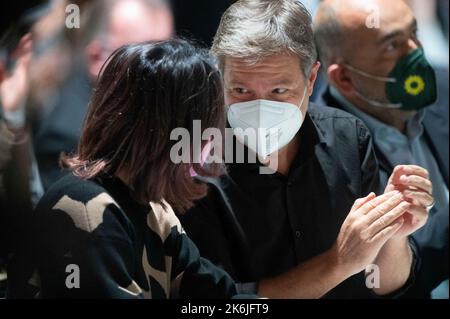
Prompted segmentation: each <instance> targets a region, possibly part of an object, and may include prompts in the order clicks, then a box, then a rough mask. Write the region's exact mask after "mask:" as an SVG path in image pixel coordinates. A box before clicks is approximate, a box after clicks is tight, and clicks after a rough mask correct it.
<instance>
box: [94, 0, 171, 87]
mask: <svg viewBox="0 0 450 319" xmlns="http://www.w3.org/2000/svg"><path fill="white" fill-rule="evenodd" d="M173 34H174V22H173V17H172V12H171V10H170V8H169V7H168V6H161V5H160V6H149V5H148V4H146V3H145V1H139V0H122V1H117V2H115V4H114V5H113V6H112V7H111V12H110V17H109V21H108V22H107V26H106V32H103V34H102V35H100V36H99V37H97V38H96V39H94V40H93V41H91V42H90V43H89V44H88V46H87V48H86V53H87V60H88V71H89V75H90V77H91V79H93V80H95V79H96V78H97V76H98V74H99V72H100V69H101V67H102V66H103V64H104V63H105V61H106V60H107V58H108V57H109V56H110V55H111V53H112V52H113V51H114V50H116V49H117V48H119V47H121V46H123V45H125V44H132V43H140V42H145V41H159V40H167V39H169V38H170V37H171V36H172V35H173Z"/></svg>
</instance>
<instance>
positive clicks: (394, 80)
mask: <svg viewBox="0 0 450 319" xmlns="http://www.w3.org/2000/svg"><path fill="white" fill-rule="evenodd" d="M344 65H345V66H346V67H347V68H348V69H349V70H350V71H352V72H355V73H358V74H359V75H362V76H365V77H366V78H369V79H373V80H377V81H381V82H390V83H395V82H397V79H396V78H389V77H384V76H376V75H372V74H369V73H367V72H364V71H362V70H360V69H357V68H355V67H354V66H351V65H350V64H347V63H344Z"/></svg>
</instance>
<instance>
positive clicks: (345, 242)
mask: <svg viewBox="0 0 450 319" xmlns="http://www.w3.org/2000/svg"><path fill="white" fill-rule="evenodd" d="M311 24H312V21H311V16H310V14H309V13H308V11H307V10H306V9H305V8H304V6H303V5H302V4H301V3H300V2H299V1H296V0H240V1H237V2H236V3H235V4H233V5H232V6H231V7H230V8H229V9H228V10H227V11H226V12H225V14H224V15H223V17H222V21H221V24H220V27H219V29H218V31H217V34H216V37H215V39H214V43H213V47H212V52H213V53H214V54H215V55H216V56H217V58H218V59H219V63H220V67H221V69H222V71H223V77H224V86H225V101H226V104H227V105H228V122H229V125H230V126H231V127H232V128H233V129H234V133H235V140H236V141H235V142H236V144H239V143H240V144H245V146H246V148H245V150H246V153H248V154H251V153H253V154H255V153H256V154H257V156H258V159H259V160H258V162H257V163H251V162H249V161H246V162H244V163H238V162H236V161H235V162H234V163H233V164H230V165H229V167H228V173H227V174H226V175H225V176H223V177H222V178H221V179H220V180H209V182H210V185H211V191H210V194H209V196H208V197H207V198H206V199H204V200H201V201H199V202H198V203H197V204H196V206H195V207H194V208H193V209H192V211H191V212H189V213H188V214H186V215H185V216H182V217H181V219H182V223H183V224H184V227H185V229H186V231H187V233H188V235H189V236H190V237H191V238H192V239H193V240H194V242H195V243H196V244H197V246H198V247H199V249H200V253H201V254H202V256H204V257H206V258H209V259H210V260H212V261H213V262H214V263H216V264H218V265H221V266H222V267H223V268H225V270H227V271H228V272H229V273H230V274H231V275H232V276H234V278H235V279H236V280H238V281H240V282H256V283H257V284H256V287H257V288H256V289H257V292H258V295H260V296H264V297H269V298H320V297H330V298H333V297H334V298H367V297H371V296H372V297H373V296H376V295H391V294H392V295H399V294H401V293H403V292H404V291H405V290H406V289H407V288H408V287H409V285H410V284H411V282H412V281H413V279H414V273H415V269H416V265H417V258H418V256H417V254H415V253H414V251H415V244H414V242H413V241H410V240H409V235H410V234H411V233H413V232H415V231H416V230H417V229H419V228H420V227H422V226H423V225H424V224H425V222H426V220H427V211H426V209H424V208H423V207H422V206H423V205H429V204H431V203H432V202H433V198H432V196H431V195H430V194H429V192H428V191H420V192H419V191H413V189H415V187H414V184H412V183H411V182H410V181H409V180H407V181H404V180H403V178H402V176H411V177H413V178H414V180H415V181H416V180H417V181H418V183H419V184H420V185H421V186H423V185H427V186H429V185H430V184H431V183H430V182H429V180H428V179H427V178H426V177H423V176H425V172H424V170H423V169H422V168H420V167H416V166H398V167H397V169H396V170H395V172H394V173H393V174H392V176H391V178H390V180H389V183H388V185H387V187H386V189H385V191H384V194H383V195H381V196H378V197H377V196H376V195H375V193H373V192H378V191H379V188H378V186H379V176H378V165H377V161H376V159H375V156H374V152H373V148H372V141H371V138H370V135H369V133H368V131H367V129H366V128H365V127H364V126H363V124H362V122H361V121H359V120H357V119H356V118H354V117H353V116H351V115H349V114H347V113H344V112H341V111H339V110H336V109H329V108H320V109H318V108H309V96H310V95H311V94H312V91H313V87H314V83H315V80H316V77H317V73H318V70H319V67H320V64H319V63H318V62H317V61H316V49H315V45H314V40H313V32H312V28H311ZM246 129H253V130H255V131H258V132H262V133H261V134H259V133H258V138H257V139H249V138H246V137H245V136H242V135H241V134H240V133H239V132H242V131H243V130H246ZM273 141H275V143H272V142H273ZM226 146H228V145H226ZM237 156H239V154H237ZM262 167H264V168H265V169H269V170H270V169H271V170H272V171H273V174H260V172H261V168H262ZM416 185H417V184H416ZM424 189H425V187H424ZM358 198H359V199H358ZM413 199H414V200H415V201H414V202H413ZM416 200H417V202H416ZM413 219H414V222H412V220H413ZM372 264H373V265H372ZM365 271H367V273H368V276H367V280H366V278H365ZM248 287H249V288H251V289H255V285H254V284H253V285H252V284H249V286H248Z"/></svg>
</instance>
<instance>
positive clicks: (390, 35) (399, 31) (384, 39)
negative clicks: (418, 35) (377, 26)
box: [379, 18, 417, 44]
mask: <svg viewBox="0 0 450 319" xmlns="http://www.w3.org/2000/svg"><path fill="white" fill-rule="evenodd" d="M408 29H409V30H414V29H417V19H416V18H414V19H413V20H412V21H411V23H410V24H409V27H408ZM404 33H405V32H404V30H403V29H396V30H393V31H391V32H389V33H387V34H385V35H384V36H383V37H382V38H381V39H380V41H379V44H383V43H385V42H387V41H389V40H391V39H393V38H395V37H398V36H400V35H403V34H404Z"/></svg>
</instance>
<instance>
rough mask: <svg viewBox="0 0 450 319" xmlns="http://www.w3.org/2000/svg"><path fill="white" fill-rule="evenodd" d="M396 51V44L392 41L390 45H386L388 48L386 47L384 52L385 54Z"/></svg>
mask: <svg viewBox="0 0 450 319" xmlns="http://www.w3.org/2000/svg"><path fill="white" fill-rule="evenodd" d="M397 49H398V42H397V41H392V42H391V43H389V44H388V46H387V47H386V51H387V52H392V51H395V50H397Z"/></svg>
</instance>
